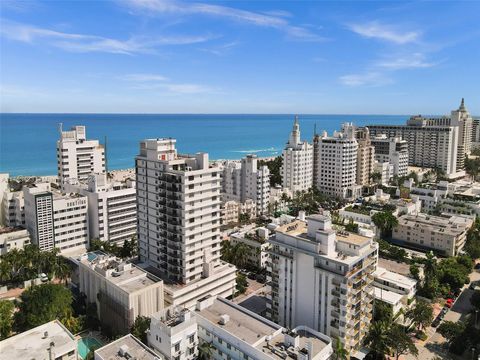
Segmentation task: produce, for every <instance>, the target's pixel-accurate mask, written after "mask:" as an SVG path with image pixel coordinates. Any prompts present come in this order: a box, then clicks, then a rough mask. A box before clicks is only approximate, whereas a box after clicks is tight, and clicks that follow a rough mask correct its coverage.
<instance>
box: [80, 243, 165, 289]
mask: <svg viewBox="0 0 480 360" xmlns="http://www.w3.org/2000/svg"><path fill="white" fill-rule="evenodd" d="M74 261H78V262H80V263H82V264H84V265H85V266H87V267H89V268H90V269H91V270H93V271H95V272H96V273H97V274H100V275H102V276H103V277H105V278H106V279H107V280H108V281H110V282H111V283H112V284H114V285H116V286H118V287H119V288H120V289H122V290H124V291H126V292H127V293H134V292H136V291H138V290H142V289H144V288H146V287H148V286H150V285H153V284H156V283H159V282H161V279H159V278H157V277H156V276H154V275H153V274H150V273H148V272H147V271H145V270H143V269H141V268H139V267H137V266H135V265H134V264H130V263H125V262H123V261H121V260H119V259H117V258H116V257H115V256H111V255H107V254H105V253H104V252H102V251H93V252H89V253H86V254H84V255H82V256H80V257H79V258H77V259H74Z"/></svg>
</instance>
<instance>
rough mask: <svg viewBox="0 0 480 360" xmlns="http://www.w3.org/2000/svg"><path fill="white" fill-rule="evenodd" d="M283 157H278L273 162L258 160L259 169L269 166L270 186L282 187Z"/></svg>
mask: <svg viewBox="0 0 480 360" xmlns="http://www.w3.org/2000/svg"><path fill="white" fill-rule="evenodd" d="M282 162H283V160H282V157H281V156H277V157H276V158H275V159H273V160H258V167H261V166H264V165H265V166H267V167H268V170H269V171H270V186H272V187H273V186H275V185H282V174H281V173H280V169H281V168H282Z"/></svg>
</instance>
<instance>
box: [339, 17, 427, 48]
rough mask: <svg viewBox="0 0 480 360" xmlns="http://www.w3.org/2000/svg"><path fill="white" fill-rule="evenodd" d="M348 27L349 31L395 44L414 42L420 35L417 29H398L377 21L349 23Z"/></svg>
mask: <svg viewBox="0 0 480 360" xmlns="http://www.w3.org/2000/svg"><path fill="white" fill-rule="evenodd" d="M348 27H349V29H350V30H351V31H353V32H355V33H357V34H359V35H361V36H363V37H366V38H372V39H380V40H385V41H389V42H393V43H395V44H407V43H412V42H416V41H417V40H418V39H419V37H420V35H421V34H420V32H418V31H399V30H397V29H394V28H392V27H391V26H388V25H384V24H381V23H379V22H377V21H371V22H368V23H365V24H350V25H348Z"/></svg>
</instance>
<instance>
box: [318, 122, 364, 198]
mask: <svg viewBox="0 0 480 360" xmlns="http://www.w3.org/2000/svg"><path fill="white" fill-rule="evenodd" d="M316 145H317V146H316V149H315V154H314V161H315V163H316V169H317V171H318V173H317V174H316V176H315V178H316V180H317V182H316V183H315V186H316V187H317V189H318V190H319V191H320V192H322V193H324V194H327V195H330V196H336V197H340V198H343V199H345V198H355V197H358V196H360V195H361V192H362V187H361V186H359V185H357V156H358V142H357V139H356V138H355V128H354V127H353V125H352V124H351V123H346V124H344V125H343V127H342V131H341V132H337V131H335V132H334V134H333V136H328V135H327V133H326V132H323V134H322V135H321V136H320V137H319V138H318V140H317V144H316ZM364 165H365V164H363V165H362V166H361V167H362V169H363V167H364ZM365 172H367V171H365Z"/></svg>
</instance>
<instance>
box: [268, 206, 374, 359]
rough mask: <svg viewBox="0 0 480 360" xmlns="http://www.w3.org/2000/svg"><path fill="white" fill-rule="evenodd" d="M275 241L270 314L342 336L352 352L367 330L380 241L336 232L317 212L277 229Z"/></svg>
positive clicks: (287, 323) (277, 319)
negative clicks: (378, 242)
mask: <svg viewBox="0 0 480 360" xmlns="http://www.w3.org/2000/svg"><path fill="white" fill-rule="evenodd" d="M269 241H270V242H271V244H272V248H271V254H270V256H271V261H270V264H271V265H270V268H269V269H268V268H267V270H269V272H270V277H269V279H268V280H269V281H270V283H271V288H272V293H271V296H270V297H271V303H267V312H268V313H269V314H270V318H271V319H272V320H273V321H275V322H278V323H279V324H280V325H282V326H286V327H288V328H294V327H295V326H299V325H304V326H308V327H310V328H312V329H315V330H316V331H319V332H321V333H323V334H326V335H327V336H329V337H331V338H335V337H337V336H338V337H339V339H340V341H342V343H343V344H344V346H345V348H346V350H347V351H348V352H349V353H350V354H351V355H353V354H354V352H355V350H357V349H358V348H359V347H360V346H361V344H362V341H363V339H364V337H365V335H366V334H367V332H368V327H369V324H370V322H371V318H372V307H373V299H374V294H373V286H372V282H373V273H374V271H375V270H376V264H377V259H378V244H377V243H376V242H374V241H373V240H372V238H371V237H365V236H361V235H358V234H354V233H349V232H343V231H342V232H335V231H334V230H333V229H332V223H331V220H330V218H329V216H326V215H312V216H308V217H307V219H306V221H304V220H300V219H299V220H295V221H294V222H292V223H290V224H287V225H283V226H281V227H279V228H277V229H276V235H275V237H272V238H270V240H269Z"/></svg>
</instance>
